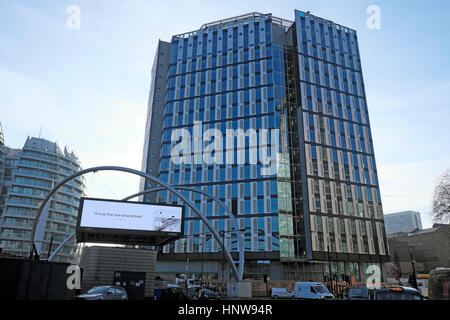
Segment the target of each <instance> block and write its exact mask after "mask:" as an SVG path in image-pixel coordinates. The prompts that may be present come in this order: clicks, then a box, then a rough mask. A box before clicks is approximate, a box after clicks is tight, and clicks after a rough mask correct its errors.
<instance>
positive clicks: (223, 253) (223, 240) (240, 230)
mask: <svg viewBox="0 0 450 320" xmlns="http://www.w3.org/2000/svg"><path fill="white" fill-rule="evenodd" d="M245 230H246V229H245V228H244V229H239V230H228V231H225V230H222V231H220V232H219V234H222V243H223V244H224V247H226V245H225V233H234V232H236V231H239V232H243V231H245ZM224 255H225V250H223V249H222V259H223V261H225V256H224ZM224 278H225V265H224V264H223V263H222V283H223V281H224V280H225V279H224Z"/></svg>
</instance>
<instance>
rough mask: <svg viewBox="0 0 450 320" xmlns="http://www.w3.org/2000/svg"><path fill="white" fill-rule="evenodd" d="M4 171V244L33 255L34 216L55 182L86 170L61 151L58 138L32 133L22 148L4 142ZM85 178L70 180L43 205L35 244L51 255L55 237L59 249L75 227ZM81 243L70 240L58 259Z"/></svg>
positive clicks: (0, 229)
mask: <svg viewBox="0 0 450 320" xmlns="http://www.w3.org/2000/svg"><path fill="white" fill-rule="evenodd" d="M3 151H4V153H5V175H4V179H3V181H2V182H1V183H2V184H1V187H2V194H3V202H2V204H1V207H0V208H1V212H2V221H1V224H0V246H1V247H2V249H3V251H4V252H6V253H8V254H12V255H17V256H28V253H29V251H30V250H29V241H30V235H31V228H32V226H33V222H34V217H35V215H36V213H37V211H38V209H39V207H40V205H41V203H42V200H43V199H44V197H45V196H46V194H47V193H48V192H49V191H50V190H51V188H52V187H53V185H54V184H55V183H57V182H58V181H60V180H62V179H64V178H65V177H67V176H69V175H71V174H73V173H75V172H77V171H79V170H81V167H80V163H79V161H78V159H77V157H76V156H75V154H74V153H73V152H68V151H67V150H64V152H62V151H61V150H60V149H59V147H58V146H57V145H56V143H52V142H50V141H47V140H43V139H39V138H28V139H27V141H26V143H25V146H24V147H23V149H10V148H8V147H3ZM83 190H84V184H83V181H82V179H80V178H76V179H74V180H72V181H71V182H69V183H67V184H65V185H64V186H63V187H62V188H60V189H59V191H58V192H56V193H55V195H54V196H53V197H52V199H51V201H50V202H49V203H50V205H49V206H48V210H44V212H43V214H42V216H41V219H40V222H39V224H38V229H37V232H36V238H35V239H36V247H37V248H38V251H39V252H40V255H41V257H43V258H46V257H47V252H48V250H49V246H50V243H52V250H54V249H55V248H56V247H57V246H58V245H59V243H61V242H62V241H63V240H64V239H65V238H66V237H67V236H68V235H69V234H71V233H72V232H73V231H74V230H75V226H76V221H77V216H78V205H79V201H80V197H81V196H82V195H83ZM75 248H76V245H74V244H73V245H70V244H67V245H66V246H65V247H64V248H63V249H62V250H61V251H60V252H59V253H58V254H57V255H56V256H55V258H54V261H59V262H70V261H71V260H72V256H73V254H74V250H75Z"/></svg>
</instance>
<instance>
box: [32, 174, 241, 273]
mask: <svg viewBox="0 0 450 320" xmlns="http://www.w3.org/2000/svg"><path fill="white" fill-rule="evenodd" d="M105 170H106V171H122V172H128V173H132V174H135V175H138V176H141V177H144V178H147V179H149V180H151V181H152V182H154V183H156V184H158V185H160V186H161V187H164V189H167V190H169V191H170V192H171V193H173V194H174V195H176V196H177V197H178V198H179V199H181V200H182V201H183V202H184V203H185V204H186V205H187V206H188V207H190V208H191V209H192V210H193V211H194V212H196V213H197V214H199V212H198V211H197V208H196V207H195V205H194V204H193V203H192V202H191V201H190V200H188V199H187V198H186V197H185V196H184V195H183V194H182V193H181V192H179V191H177V190H176V189H175V188H174V187H173V186H171V185H169V184H167V183H165V182H163V181H161V180H159V179H158V178H156V177H154V176H152V175H150V174H148V173H145V172H142V171H139V170H135V169H131V168H126V167H118V166H99V167H92V168H88V169H83V170H80V171H78V172H75V173H74V174H72V175H70V176H68V177H66V178H64V179H63V180H61V181H59V182H58V183H57V184H56V185H55V186H54V187H53V188H52V190H51V191H50V192H49V193H48V194H47V196H46V197H45V198H44V200H43V201H42V204H41V206H40V208H39V210H38V212H37V214H36V217H35V220H34V222H33V228H32V230H31V237H30V258H31V257H33V247H34V245H35V240H34V238H35V235H36V228H37V225H38V223H39V218H40V216H41V214H42V211H43V209H44V207H45V205H46V204H47V202H48V201H49V200H50V198H51V197H52V196H53V194H55V193H56V191H58V189H59V188H60V187H62V186H63V185H64V184H66V183H67V182H69V181H70V180H72V179H75V178H76V177H78V176H81V175H83V174H86V173H89V172H97V171H105ZM199 218H200V219H201V220H202V221H203V222H204V223H205V225H206V226H207V227H208V229H209V230H211V233H212V234H213V235H214V237H215V238H216V241H217V242H218V243H219V245H220V247H221V248H222V249H223V250H224V251H225V256H226V260H227V262H228V264H229V265H230V267H231V269H232V271H233V275H234V278H235V280H236V281H240V280H241V279H240V278H239V272H238V270H237V268H236V265H235V264H234V262H233V258H232V257H231V254H230V252H229V250H228V249H227V248H225V244H224V243H223V241H222V239H221V237H220V235H219V234H218V233H217V230H216V229H214V227H213V226H212V225H211V223H210V222H209V221H208V219H206V217H205V216H203V215H201V214H199Z"/></svg>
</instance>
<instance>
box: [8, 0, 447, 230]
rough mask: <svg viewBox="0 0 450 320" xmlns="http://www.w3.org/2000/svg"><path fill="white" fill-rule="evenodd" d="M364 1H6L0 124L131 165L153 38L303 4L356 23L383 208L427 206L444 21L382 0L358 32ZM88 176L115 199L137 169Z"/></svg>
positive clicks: (440, 96)
mask: <svg viewBox="0 0 450 320" xmlns="http://www.w3.org/2000/svg"><path fill="white" fill-rule="evenodd" d="M71 4H75V5H78V6H79V7H80V10H81V29H80V30H69V29H68V28H67V25H66V19H67V18H68V14H67V12H66V9H67V7H68V6H69V5H71ZM369 4H371V3H370V2H361V1H351V5H349V6H342V5H341V4H339V3H337V2H323V3H322V2H317V1H304V2H302V3H300V4H299V3H298V2H295V1H289V2H285V3H283V5H277V6H275V7H274V4H273V2H268V1H267V2H264V1H247V2H242V1H231V2H214V1H210V2H204V1H190V2H186V1H181V0H179V1H178V0H177V1H139V0H136V1H110V0H99V1H94V2H93V1H86V0H77V1H74V2H72V1H59V2H55V1H39V2H37V1H35V2H31V1H27V2H25V1H22V2H18V1H15V2H5V5H4V6H3V8H2V11H1V12H0V121H1V122H2V125H3V128H4V132H5V140H6V143H7V144H8V145H10V146H11V147H21V146H22V145H23V143H24V142H25V139H26V137H27V135H35V136H36V135H38V133H39V129H40V126H41V125H43V137H44V138H46V139H49V140H52V141H57V142H58V143H59V144H60V146H64V145H67V146H68V147H69V148H70V149H73V150H74V151H75V152H76V153H77V154H78V156H79V158H80V160H81V161H82V165H83V167H84V168H87V167H90V166H96V165H119V166H128V167H132V168H136V169H140V164H141V157H142V147H143V146H142V144H143V138H144V130H145V117H146V111H147V99H148V89H149V85H150V70H151V64H152V62H153V56H154V53H155V50H156V45H157V41H158V39H162V40H165V41H170V38H171V36H172V35H173V34H177V33H183V32H187V31H192V30H195V29H197V28H199V27H200V26H201V25H202V24H203V23H207V22H211V21H215V20H219V19H224V18H229V17H232V16H235V15H240V14H244V13H247V12H252V11H259V12H272V13H273V14H274V15H275V16H279V17H282V18H286V19H291V20H292V19H293V10H294V9H295V8H296V9H300V10H311V11H312V13H313V14H317V15H319V16H322V17H324V18H327V19H331V20H335V21H336V22H338V23H341V24H344V25H347V26H349V27H352V28H356V29H358V34H359V43H360V46H361V48H360V49H361V54H362V64H363V68H364V76H365V80H366V81H365V82H366V90H367V96H368V107H369V113H370V120H371V125H372V133H373V140H374V144H375V152H376V159H377V164H378V169H379V179H380V184H381V194H382V197H383V199H382V200H383V203H384V209H385V212H392V211H401V210H408V209H411V210H416V209H419V210H421V211H422V212H423V213H426V212H428V211H429V210H430V208H431V198H430V195H431V193H432V189H433V186H434V184H433V183H434V182H433V181H434V180H433V179H434V178H435V177H437V176H438V175H439V174H440V172H441V171H442V170H443V169H445V168H446V167H447V164H449V162H450V160H449V158H450V154H449V150H450V148H449V142H448V137H449V136H450V131H449V130H450V129H449V127H450V126H449V125H448V119H449V118H450V108H449V105H450V79H449V78H448V61H449V60H448V59H447V57H446V56H445V52H447V51H446V49H445V48H446V47H447V48H448V44H447V43H445V41H442V39H444V38H445V37H444V35H445V34H444V32H445V30H447V29H446V28H444V27H443V25H444V24H445V19H436V20H433V19H429V20H428V21H427V23H425V24H417V23H415V21H422V20H423V14H424V12H425V13H426V14H427V16H426V17H431V13H432V12H433V11H436V9H433V8H432V6H430V5H428V4H421V5H419V4H414V5H415V6H416V7H414V8H416V9H414V8H413V5H411V4H409V3H408V14H405V12H404V9H405V3H401V4H397V3H395V4H394V3H392V4H391V3H389V4H387V3H386V4H384V5H382V6H381V9H382V29H381V30H380V31H372V30H367V28H365V22H366V19H367V17H368V16H367V14H366V8H367V6H368V5H369ZM417 8H418V9H417ZM414 10H415V11H416V12H417V19H415V18H414V12H413V11H414ZM444 12H445V10H441V13H440V14H442V15H443V13H444ZM436 14H439V13H436ZM405 23H407V27H404V25H405ZM436 35H438V36H436ZM441 47H442V49H441ZM430 48H431V49H430ZM444 58H445V59H444ZM99 175H101V177H102V178H100V177H99ZM103 180H104V181H103ZM86 181H87V183H88V188H89V189H88V192H89V195H91V196H99V197H112V198H115V197H116V196H117V197H119V196H126V195H128V194H131V193H133V192H135V191H137V189H138V185H139V183H138V181H139V178H137V177H134V176H131V175H128V174H121V173H109V172H102V173H99V174H97V177H95V175H93V174H92V178H91V177H90V176H88V177H87V179H86ZM91 182H92V183H91ZM105 182H106V184H107V185H108V186H109V187H106V186H105ZM109 188H111V189H112V190H113V192H111V191H109ZM424 224H425V223H424Z"/></svg>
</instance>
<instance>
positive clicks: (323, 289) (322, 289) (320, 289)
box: [314, 286, 330, 293]
mask: <svg viewBox="0 0 450 320" xmlns="http://www.w3.org/2000/svg"><path fill="white" fill-rule="evenodd" d="M314 289H316V292H318V293H330V291H328V289H327V287H325V286H314Z"/></svg>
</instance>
